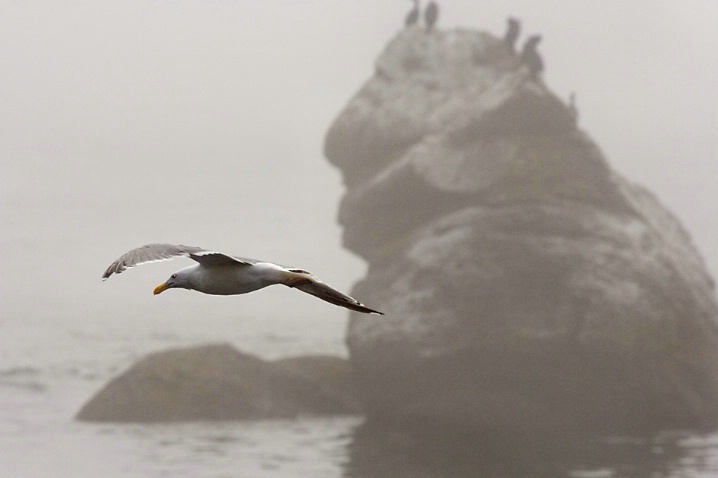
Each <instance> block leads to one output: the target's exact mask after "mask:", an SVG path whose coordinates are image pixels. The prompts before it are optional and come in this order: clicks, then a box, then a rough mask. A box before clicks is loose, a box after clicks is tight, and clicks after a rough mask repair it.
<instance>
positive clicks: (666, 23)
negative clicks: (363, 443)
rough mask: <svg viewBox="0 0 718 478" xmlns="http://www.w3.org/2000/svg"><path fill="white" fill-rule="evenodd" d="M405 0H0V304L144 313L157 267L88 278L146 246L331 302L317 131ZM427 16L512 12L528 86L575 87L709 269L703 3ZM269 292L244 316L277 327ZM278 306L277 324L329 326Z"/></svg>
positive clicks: (493, 6) (613, 156) (600, 131)
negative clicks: (245, 266)
mask: <svg viewBox="0 0 718 478" xmlns="http://www.w3.org/2000/svg"><path fill="white" fill-rule="evenodd" d="M408 3H409V2H399V1H396V2H383V1H382V2H380V1H362V2H350V1H336V0H334V1H328V0H327V1H264V2H247V1H236V2H232V1H204V2H202V1H146V2H91V3H87V2H58V3H47V2H23V1H14V2H4V6H3V15H2V18H0V58H1V59H2V64H3V70H4V72H3V74H2V75H0V95H2V97H1V98H2V105H3V107H2V109H1V110H0V161H1V162H2V168H3V174H2V178H1V179H0V181H2V186H1V189H2V191H1V192H0V194H1V196H0V197H1V198H2V204H3V206H2V209H3V214H2V222H3V224H2V229H3V230H4V231H5V232H4V233H3V245H4V247H3V253H2V254H3V257H2V261H3V264H4V269H5V270H4V273H3V287H2V303H3V308H4V309H5V308H6V307H8V306H11V307H12V309H13V310H16V311H20V310H26V308H27V307H32V306H33V305H34V304H36V302H37V301H36V299H37V298H38V296H42V297H45V300H49V298H52V297H54V298H55V299H56V300H57V301H59V302H62V301H64V300H65V299H67V298H68V297H70V296H71V297H72V300H73V301H74V300H75V299H77V298H82V297H85V296H87V295H93V296H95V297H97V295H98V294H99V295H102V296H103V300H113V301H116V300H118V299H119V298H120V297H125V300H129V301H132V300H134V298H130V297H127V296H128V295H132V294H136V293H139V292H142V293H143V294H142V295H143V297H142V300H146V301H148V302H149V300H150V299H152V298H151V297H149V296H148V295H147V293H146V292H147V290H148V289H147V287H150V285H149V284H150V283H151V284H155V283H156V282H157V279H158V278H161V279H162V280H164V275H165V273H166V272H169V271H171V270H174V268H175V267H174V265H171V266H169V267H168V268H167V269H162V267H163V266H164V265H163V266H157V267H159V268H160V270H159V272H158V270H155V271H142V272H138V271H132V275H133V277H131V276H129V274H128V275H127V276H122V277H119V278H118V280H117V281H116V283H107V284H100V283H99V280H98V279H97V278H98V277H99V274H100V273H101V272H102V270H103V268H104V267H105V266H106V265H107V264H108V263H109V262H110V261H112V260H113V259H114V258H115V257H116V256H118V255H119V254H121V253H122V252H124V251H125V250H128V249H130V248H132V247H135V246H138V245H141V244H144V243H147V242H156V241H168V242H177V243H187V244H195V245H200V246H203V247H209V248H215V249H219V250H223V251H227V252H231V253H235V254H240V255H245V256H250V257H252V256H254V257H258V258H263V259H266V260H274V261H278V262H283V263H287V264H290V265H298V266H301V267H305V268H308V269H310V270H312V271H313V272H315V273H316V274H318V275H320V276H321V277H323V278H325V279H326V280H327V281H331V282H332V283H333V284H335V285H336V286H338V287H343V288H346V287H348V286H350V284H351V283H352V282H353V281H354V280H356V279H357V278H358V277H360V276H361V275H362V267H363V266H362V264H361V262H360V261H359V260H358V259H357V258H355V257H353V256H351V255H350V254H349V253H347V252H346V251H344V250H342V249H341V245H340V235H341V231H340V229H339V228H338V226H337V225H336V224H335V216H336V209H337V204H338V200H339V198H340V195H341V193H342V184H341V178H340V177H339V175H338V173H337V172H336V171H335V170H333V169H332V168H331V166H329V165H328V163H326V161H325V160H324V159H323V156H322V141H323V136H324V133H325V131H326V129H327V127H328V125H329V124H330V123H331V121H332V119H333V118H334V116H335V115H336V114H337V113H338V112H339V111H340V110H341V108H342V107H343V106H344V104H345V103H346V101H347V100H348V99H349V98H350V97H351V95H352V94H353V93H354V92H355V91H356V90H357V89H358V87H359V86H360V85H361V84H362V83H363V81H364V80H365V79H366V78H368V76H369V75H370V74H371V73H372V71H373V60H374V58H375V57H376V55H377V54H378V53H379V52H380V51H381V49H382V48H383V46H384V45H385V44H386V42H387V41H388V40H389V39H390V38H391V37H392V36H393V35H394V34H395V33H396V31H397V30H398V29H399V28H400V27H401V25H402V21H403V16H404V14H405V13H406V11H407V10H408ZM442 7H443V8H442V12H441V18H440V21H439V25H440V27H441V28H457V27H461V28H478V29H485V30H488V31H491V32H494V33H496V34H497V35H500V34H502V33H503V28H504V21H505V17H506V16H507V15H509V14H511V15H515V16H517V17H519V18H520V19H521V20H522V23H523V28H524V32H525V33H526V34H528V33H532V32H540V33H542V34H543V36H544V41H543V42H542V45H541V47H540V49H541V51H542V53H543V55H544V59H545V63H546V65H547V69H546V74H545V79H546V82H547V84H548V85H549V86H550V87H551V88H552V89H553V90H554V91H555V92H556V93H557V94H559V95H563V96H568V95H569V93H570V92H576V95H577V102H578V108H579V114H580V124H581V126H582V127H583V128H584V129H585V130H586V131H588V132H589V133H590V134H591V135H592V137H593V138H594V139H595V140H596V141H597V142H598V144H599V145H600V146H601V148H602V149H603V151H604V153H605V154H606V156H607V157H608V159H609V161H610V162H611V163H612V164H613V165H614V167H615V168H616V169H617V170H618V171H619V172H621V173H623V174H625V175H626V176H627V177H629V178H630V179H632V180H634V181H637V182H640V183H642V184H644V185H646V186H647V187H648V188H649V189H651V190H652V191H654V192H655V193H656V194H657V195H658V196H659V197H660V199H661V200H662V201H663V202H664V203H665V204H666V205H667V206H668V207H669V208H670V209H671V210H673V211H674V212H675V213H676V214H677V215H678V216H679V217H680V219H681V220H682V221H683V222H684V224H685V225H686V227H687V228H688V230H689V231H690V232H691V234H692V235H693V237H694V239H695V241H696V243H697V245H698V247H699V249H700V250H701V251H702V252H703V254H704V255H705V257H706V259H707V261H708V264H709V268H710V270H711V271H716V270H718V251H716V248H715V247H714V244H716V243H717V242H718V216H716V214H715V213H714V210H713V208H712V207H711V205H712V204H714V203H715V202H716V192H715V189H714V188H713V187H712V182H713V181H714V178H716V177H718V162H716V161H715V157H716V152H717V151H718V136H717V135H716V134H715V124H716V123H717V121H716V119H717V115H718V92H717V91H716V86H715V85H717V84H718V62H716V61H715V54H716V50H717V47H718V30H716V29H715V18H716V15H717V14H718V5H716V4H715V2H711V1H667V2H651V1H633V2H624V3H620V4H619V3H617V2H611V3H606V2H590V1H576V2H571V3H570V4H567V3H566V2H557V1H554V2H545V1H544V2H526V1H508V2H507V1H501V2H498V1H493V2H492V1H488V2H473V1H468V0H467V1H454V2H451V3H448V2H447V3H446V4H445V5H442ZM38 205H45V206H47V207H48V208H50V209H51V210H47V209H44V210H45V212H46V213H47V214H48V215H47V217H42V218H40V217H38V216H37V215H38V214H39V211H38V209H37V206H38ZM63 238H66V239H67V241H68V242H64V241H63ZM58 242H61V243H62V248H61V249H58V247H57V245H58ZM145 278H147V280H148V281H149V282H147V283H145V284H143V286H142V287H139V286H138V287H137V288H135V287H134V286H135V285H138V284H139V283H142V282H143V281H144V280H145ZM68 279H71V280H68ZM125 288H127V289H125ZM120 289H122V292H121V293H120V292H118V295H115V292H117V291H118V290H120ZM128 289H129V290H132V291H133V292H129V290H128ZM267 294H269V295H265V296H264V299H254V298H249V297H247V298H246V301H245V304H247V306H249V304H252V305H253V306H256V307H258V308H262V309H263V310H267V309H265V308H270V309H271V308H272V307H275V308H274V309H273V310H272V313H273V314H280V313H288V312H286V311H285V310H283V308H282V307H281V304H277V305H275V304H276V302H277V301H273V300H267V297H269V296H272V295H273V294H276V293H275V292H267ZM243 299H244V298H243ZM291 300H292V301H293V302H292V304H294V305H296V307H293V308H292V311H291V313H297V314H300V315H301V314H307V313H311V314H324V315H325V316H332V315H336V314H335V313H336V311H334V310H331V309H327V308H321V307H320V308H317V307H316V306H315V304H313V302H312V301H311V300H305V299H304V298H296V299H295V298H294V297H292V299H291ZM255 301H256V302H255ZM295 301H296V302H295ZM238 304H242V303H237V302H235V303H234V304H233V305H234V306H237V305H238ZM240 306H241V305H240ZM6 310H7V309H6ZM273 314H272V315H273ZM78 320H93V318H92V317H89V316H85V317H78Z"/></svg>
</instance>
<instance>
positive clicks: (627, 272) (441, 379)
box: [325, 29, 718, 433]
mask: <svg viewBox="0 0 718 478" xmlns="http://www.w3.org/2000/svg"><path fill="white" fill-rule="evenodd" d="M325 152H326V155H327V157H328V158H329V160H330V161H331V162H332V163H333V164H335V165H336V166H337V167H339V168H340V169H341V171H342V173H343V175H344V179H345V183H346V185H347V192H346V194H345V196H344V198H343V201H342V204H341V208H340V222H341V224H342V225H343V226H344V242H345V245H346V246H347V247H348V248H350V249H351V250H353V251H355V252H357V253H358V254H360V255H361V256H363V257H364V258H366V259H367V261H368V262H369V271H368V274H367V277H366V279H365V280H363V281H362V282H361V283H359V284H358V285H357V286H356V287H355V290H354V293H355V294H356V296H357V297H362V298H364V300H366V302H367V303H370V304H376V305H377V307H379V308H380V309H381V310H383V311H385V312H386V317H383V318H381V319H377V318H375V317H360V316H359V315H358V314H353V316H352V319H351V321H350V325H349V330H348V338H347V341H348V344H349V348H350V352H351V360H352V363H353V364H354V366H355V368H356V369H357V374H358V376H359V380H360V382H361V385H362V387H361V389H362V393H363V396H364V399H365V402H366V405H367V407H368V412H369V414H370V419H371V421H372V422H375V423H379V422H381V423H384V424H390V423H394V424H396V425H397V426H401V427H403V428H412V429H416V430H417V431H419V432H427V433H434V432H435V431H436V430H438V429H440V428H441V427H442V426H446V427H447V429H449V430H456V429H459V428H460V429H464V430H465V431H469V432H471V431H479V432H481V433H485V432H506V433H517V432H527V433H530V432H539V433H545V432H557V433H564V432H566V433H568V432H578V431H582V432H608V433H617V432H620V433H624V432H625V433H644V432H646V431H651V430H657V429H661V428H670V427H686V426H702V425H713V424H715V422H716V417H717V406H718V332H717V317H718V310H717V308H716V301H715V295H714V284H713V281H712V280H711V278H710V277H709V274H708V273H707V271H706V269H705V267H704V263H703V260H702V259H701V257H700V255H699V253H698V252H697V251H696V250H695V248H694V247H693V245H692V243H691V239H690V236H689V235H688V234H687V233H686V231H685V230H684V229H683V228H682V227H681V225H680V223H679V222H678V221H677V220H676V219H675V218H674V217H673V216H672V215H671V214H670V213H669V212H668V211H667V210H666V209H665V208H664V207H663V206H661V205H660V203H659V202H658V201H657V200H656V198H655V197H654V196H653V195H652V194H651V193H649V192H648V191H646V190H645V189H644V188H642V187H640V186H638V185H636V184H632V183H630V182H628V181H627V180H625V179H623V178H622V177H620V176H619V175H618V174H617V173H616V172H615V171H613V170H612V169H611V167H610V166H609V165H608V163H607V162H606V160H605V159H604V157H603V156H602V154H601V152H600V150H599V149H598V148H597V146H596V145H595V144H594V143H593V142H592V141H591V139H590V138H589V137H588V136H587V135H586V134H585V133H584V132H582V131H581V130H579V129H577V127H576V125H575V122H574V115H573V114H572V112H571V111H570V109H569V108H567V106H566V105H565V104H564V103H563V102H562V101H561V100H559V99H558V98H557V97H556V96H555V95H554V94H552V93H551V91H549V89H548V88H547V87H546V86H545V85H544V84H543V82H541V81H540V80H539V81H534V80H531V79H530V78H529V75H528V72H527V71H526V68H525V67H523V66H522V65H521V64H520V63H519V62H518V60H517V58H516V57H515V56H513V55H512V54H510V53H509V52H507V51H506V49H505V47H504V46H503V43H502V42H501V41H500V40H499V39H497V38H494V37H492V36H490V35H487V34H484V33H478V32H473V31H461V30H458V31H450V32H435V33H432V34H430V35H427V34H425V33H424V32H421V31H418V30H412V29H409V30H406V31H404V32H402V33H400V34H399V35H398V36H397V37H396V38H395V39H394V40H392V41H391V43H390V44H389V45H388V47H387V48H386V50H385V51H384V52H383V53H382V54H381V56H380V57H379V59H378V60H377V64H376V74H375V75H374V76H373V77H372V78H371V79H370V80H369V81H368V82H367V83H366V84H365V85H364V86H363V87H362V88H361V90H360V91H359V92H358V94H357V95H356V96H355V97H354V98H353V99H352V100H351V101H350V102H349V104H348V105H347V107H346V108H345V109H344V111H342V112H341V114H340V115H339V117H338V118H337V120H336V121H335V122H334V124H333V125H332V126H331V129H330V131H329V133H328V135H327V138H326V144H325Z"/></svg>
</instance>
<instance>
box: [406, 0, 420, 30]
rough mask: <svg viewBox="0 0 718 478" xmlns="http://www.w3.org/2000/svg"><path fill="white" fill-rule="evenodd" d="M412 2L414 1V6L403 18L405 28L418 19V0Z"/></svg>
mask: <svg viewBox="0 0 718 478" xmlns="http://www.w3.org/2000/svg"><path fill="white" fill-rule="evenodd" d="M412 2H414V7H413V8H412V9H411V10H409V13H407V14H406V18H405V19H404V26H406V27H407V28H409V27H411V26H414V25H416V22H418V21H419V0H412Z"/></svg>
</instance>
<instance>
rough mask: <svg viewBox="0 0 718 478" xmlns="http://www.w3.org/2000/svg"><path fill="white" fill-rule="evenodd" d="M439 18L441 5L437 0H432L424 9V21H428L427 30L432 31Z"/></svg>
mask: <svg viewBox="0 0 718 478" xmlns="http://www.w3.org/2000/svg"><path fill="white" fill-rule="evenodd" d="M438 18H439V6H438V5H437V4H436V2H434V1H431V2H429V5H428V6H427V7H426V10H425V11H424V21H425V22H426V31H429V32H430V31H431V30H432V29H433V28H434V25H435V24H436V20H438Z"/></svg>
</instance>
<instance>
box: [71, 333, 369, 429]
mask: <svg viewBox="0 0 718 478" xmlns="http://www.w3.org/2000/svg"><path fill="white" fill-rule="evenodd" d="M353 392H354V389H353V385H352V372H351V366H350V364H349V363H348V362H347V361H346V360H345V359H341V358H339V357H328V356H316V357H297V358H290V359H282V360H279V361H276V362H268V361H265V360H262V359H260V358H257V357H255V356H252V355H248V354H245V353H242V352H239V351H238V350H236V349H235V348H233V347H232V346H230V345H228V344H210V345H203V346H198V347H194V348H187V349H173V350H168V351H164V352H159V353H154V354H150V355H148V356H146V357H145V358H143V359H142V360H140V361H139V362H137V363H136V364H135V365H133V366H132V367H131V368H130V369H129V370H127V371H126V372H124V373H123V374H122V375H120V376H119V377H117V378H115V379H114V380H112V381H111V382H110V383H108V384H107V385H106V386H105V387H104V388H103V389H102V390H100V391H99V392H98V393H97V394H96V395H95V396H94V397H92V399H91V400H90V401H89V402H88V403H87V404H85V406H83V407H82V409H81V410H80V411H79V413H78V414H77V419H78V420H82V421H94V422H177V421H193V420H240V419H263V418H292V417H296V416H300V415H341V414H355V413H359V412H360V408H359V402H358V401H357V400H356V398H355V396H354V395H353Z"/></svg>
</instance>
